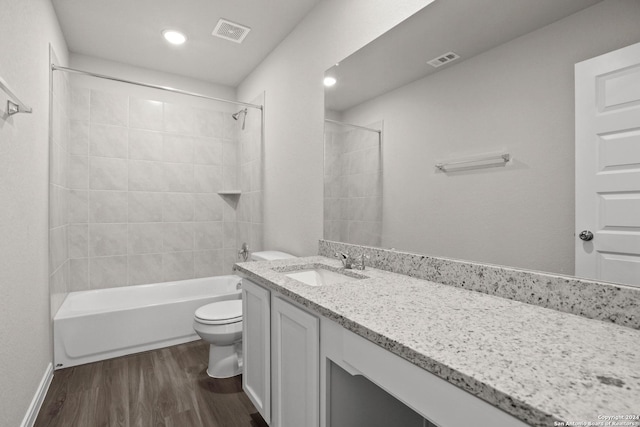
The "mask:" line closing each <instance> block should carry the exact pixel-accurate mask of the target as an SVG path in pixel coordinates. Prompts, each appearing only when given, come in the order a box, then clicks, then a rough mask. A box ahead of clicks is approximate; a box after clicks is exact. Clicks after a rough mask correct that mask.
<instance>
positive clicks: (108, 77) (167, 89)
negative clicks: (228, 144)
mask: <svg viewBox="0 0 640 427" xmlns="http://www.w3.org/2000/svg"><path fill="white" fill-rule="evenodd" d="M51 69H52V70H53V71H64V72H67V73H72V74H83V75H85V76H91V77H97V78H99V79H106V80H112V81H114V82H120V83H129V84H132V85H137V86H143V87H148V88H151V89H159V90H164V91H167V92H173V93H179V94H181V95H189V96H195V97H197V98H204V99H210V100H212V101H220V102H226V103H228V104H235V105H242V106H243V107H251V108H257V109H258V110H262V105H256V104H249V103H246V102H240V101H231V100H228V99H222V98H215V97H213V96H207V95H202V94H200V93H195V92H188V91H186V90H181V89H175V88H172V87H168V86H158V85H152V84H149V83H142V82H136V81H133V80H125V79H120V78H117V77H112V76H107V75H104V74H97V73H92V72H90V71H83V70H77V69H75V68H68V67H60V66H57V65H55V64H51Z"/></svg>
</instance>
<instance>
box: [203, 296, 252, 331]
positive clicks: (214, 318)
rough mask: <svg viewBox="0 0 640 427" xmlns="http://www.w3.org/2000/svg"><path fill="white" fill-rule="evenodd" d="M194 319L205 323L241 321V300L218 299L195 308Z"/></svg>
mask: <svg viewBox="0 0 640 427" xmlns="http://www.w3.org/2000/svg"><path fill="white" fill-rule="evenodd" d="M195 320H196V321H197V322H198V323H203V324H205V325H228V324H232V323H238V322H242V300H239V299H236V300H231V301H219V302H213V303H211V304H207V305H204V306H202V307H200V308H198V309H197V310H196V314H195Z"/></svg>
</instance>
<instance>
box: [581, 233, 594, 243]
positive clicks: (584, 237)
mask: <svg viewBox="0 0 640 427" xmlns="http://www.w3.org/2000/svg"><path fill="white" fill-rule="evenodd" d="M578 237H580V240H584V241H585V242H588V241H589V240H593V233H592V232H590V231H589V230H582V231H581V232H580V234H579V235H578Z"/></svg>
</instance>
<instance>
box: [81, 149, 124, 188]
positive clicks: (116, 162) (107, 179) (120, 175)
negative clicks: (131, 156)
mask: <svg viewBox="0 0 640 427" xmlns="http://www.w3.org/2000/svg"><path fill="white" fill-rule="evenodd" d="M127 169H128V168H127V160H125V159H109V158H106V157H90V158H89V188H91V189H92V190H121V191H126V190H127V188H128V180H127V176H128V172H127Z"/></svg>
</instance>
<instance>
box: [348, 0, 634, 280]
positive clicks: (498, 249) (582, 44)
mask: <svg viewBox="0 0 640 427" xmlns="http://www.w3.org/2000/svg"><path fill="white" fill-rule="evenodd" d="M638 22H640V2H638V1H637V0H606V1H604V2H602V3H598V4H596V5H594V6H592V7H590V8H588V9H585V10H583V11H581V12H578V13H577V14H574V15H572V16H569V17H567V18H565V19H563V20H560V21H557V22H555V23H553V24H551V25H549V26H547V27H544V28H542V29H540V30H537V31H534V32H532V33H529V34H527V35H524V36H522V37H520V38H518V39H515V40H513V41H511V42H509V43H506V44H504V45H501V46H498V47H497V48H495V49H492V50H490V51H488V52H485V53H484V54H481V55H478V56H476V57H473V58H470V59H467V60H465V61H463V62H460V63H458V64H452V65H451V66H450V67H449V68H445V69H443V70H442V71H439V72H438V73H436V74H433V75H431V76H428V77H425V78H424V79H421V80H418V81H416V82H413V83H411V84H408V85H406V86H404V87H401V88H399V89H397V90H395V91H392V92H389V93H387V94H385V95H382V96H380V97H378V98H376V99H374V100H371V101H368V102H366V103H364V104H361V105H360V106H356V107H354V108H352V109H351V110H349V111H346V112H344V113H343V115H342V119H343V120H344V121H347V122H350V123H371V122H373V121H376V120H384V123H385V129H384V144H383V147H384V148H383V168H384V183H383V186H384V207H383V241H382V245H383V246H384V247H395V248H400V249H404V250H409V251H414V252H418V253H426V254H430V255H436V256H445V257H452V258H459V259H467V260H473V261H483V262H488V263H495V264H502V265H509V266H516V267H522V268H528V269H534V270H542V271H550V272H556V273H564V274H573V271H574V239H575V236H574V181H575V179H574V83H573V81H574V78H573V74H574V64H575V63H576V62H580V61H582V60H585V59H588V58H591V57H594V56H598V55H601V54H603V53H606V52H609V51H611V50H615V49H618V48H621V47H624V46H627V45H630V44H633V43H636V42H638V41H640V25H638ZM501 149H505V150H506V151H508V152H509V153H511V155H512V156H513V162H512V163H511V164H509V165H508V166H507V167H506V168H493V169H483V170H475V171H467V172H460V173H455V174H444V173H440V172H438V171H436V169H435V167H434V165H435V163H437V162H438V161H441V160H446V159H450V158H456V157H460V156H465V155H474V154H482V153H487V152H493V151H498V150H501ZM576 226H577V227H578V228H579V227H580V226H579V225H576Z"/></svg>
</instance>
